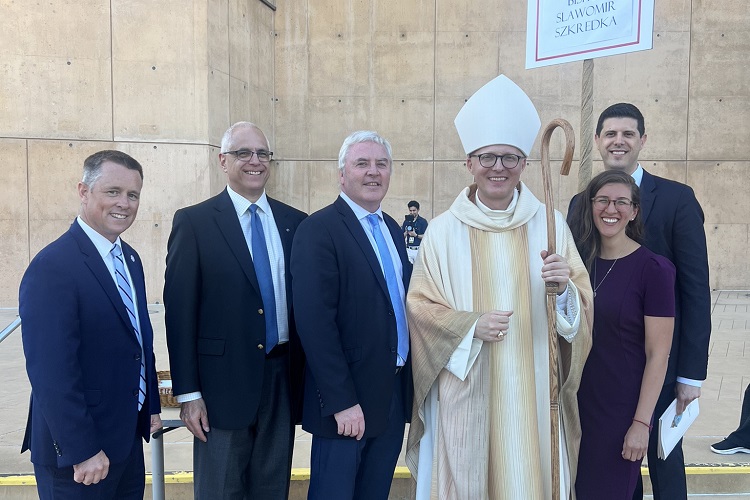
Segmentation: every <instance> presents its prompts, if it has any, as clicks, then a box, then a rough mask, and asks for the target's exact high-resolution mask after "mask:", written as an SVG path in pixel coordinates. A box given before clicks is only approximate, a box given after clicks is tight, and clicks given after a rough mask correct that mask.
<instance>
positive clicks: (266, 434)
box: [193, 355, 294, 500]
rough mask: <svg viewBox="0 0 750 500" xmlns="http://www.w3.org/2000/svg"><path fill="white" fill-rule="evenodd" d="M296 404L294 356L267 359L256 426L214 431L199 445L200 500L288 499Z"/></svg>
mask: <svg viewBox="0 0 750 500" xmlns="http://www.w3.org/2000/svg"><path fill="white" fill-rule="evenodd" d="M227 383H230V382H229V381H227ZM290 401H291V400H290V389H289V356H288V355H287V356H280V357H276V358H266V361H265V368H264V373H263V389H262V394H261V398H260V405H259V406H258V413H257V415H256V417H255V421H254V422H252V423H251V424H250V425H249V426H248V427H247V428H244V429H231V430H227V429H217V428H215V427H211V430H210V431H209V432H207V433H206V438H207V442H205V443H204V442H203V441H201V440H199V439H198V438H196V439H195V440H194V445H193V461H194V466H195V485H194V492H195V498H196V500H216V499H224V500H229V499H231V500H266V499H267V500H279V499H284V498H287V497H288V495H289V480H290V475H291V469H292V447H293V444H294V423H293V420H292V414H291V407H290ZM208 423H209V426H210V424H211V415H209V416H208Z"/></svg>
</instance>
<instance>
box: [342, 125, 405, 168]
mask: <svg viewBox="0 0 750 500" xmlns="http://www.w3.org/2000/svg"><path fill="white" fill-rule="evenodd" d="M362 142H374V143H375V144H380V145H381V146H383V147H384V148H385V151H386V153H388V161H389V162H390V163H391V170H393V153H392V151H391V143H389V142H388V141H387V140H386V139H384V138H383V137H381V136H380V134H378V133H377V132H374V131H372V130H358V131H356V132H352V133H351V134H349V137H347V138H346V139H344V143H343V144H342V145H341V149H340V150H339V171H340V172H343V171H344V167H345V166H346V155H348V154H349V150H350V149H351V148H352V146H354V145H355V144H360V143H362Z"/></svg>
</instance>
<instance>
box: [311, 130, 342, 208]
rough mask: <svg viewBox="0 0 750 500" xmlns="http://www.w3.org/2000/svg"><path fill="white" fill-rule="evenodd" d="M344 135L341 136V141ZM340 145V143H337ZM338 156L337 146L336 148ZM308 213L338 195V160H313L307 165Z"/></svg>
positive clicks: (331, 200)
mask: <svg viewBox="0 0 750 500" xmlns="http://www.w3.org/2000/svg"><path fill="white" fill-rule="evenodd" d="M343 141H344V137H342V138H341V142H343ZM339 147H340V145H339ZM336 154H337V156H338V148H337V149H336ZM308 169H309V170H308V175H309V177H308V179H309V181H308V182H309V186H310V187H309V191H308V193H309V196H310V205H309V213H313V212H316V211H317V210H320V209H321V208H323V207H325V206H327V205H330V204H331V203H333V200H335V199H336V197H337V196H338V195H339V192H340V191H341V189H340V187H339V186H340V184H339V171H338V161H314V162H310V163H309V165H308Z"/></svg>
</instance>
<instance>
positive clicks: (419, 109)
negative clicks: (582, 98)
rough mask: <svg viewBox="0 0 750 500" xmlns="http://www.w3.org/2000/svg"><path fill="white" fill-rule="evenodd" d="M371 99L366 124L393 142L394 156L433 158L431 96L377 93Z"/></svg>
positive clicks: (432, 106) (421, 158) (416, 158)
mask: <svg viewBox="0 0 750 500" xmlns="http://www.w3.org/2000/svg"><path fill="white" fill-rule="evenodd" d="M371 102H372V109H371V111H370V112H369V115H370V117H371V118H370V122H369V124H367V125H365V127H366V128H372V129H373V130H377V131H378V133H380V135H382V136H383V137H385V138H386V139H387V140H388V141H389V142H390V143H391V147H392V148H393V156H394V158H396V159H408V160H431V159H432V154H433V146H432V133H433V130H434V125H433V113H434V105H433V100H432V99H431V98H429V99H428V98H411V99H410V98H407V99H399V98H397V97H396V98H391V97H377V98H373V99H372V101H371ZM353 131H354V129H352V130H351V131H350V132H353ZM342 141H343V138H342ZM339 147H340V145H339ZM407 201H408V200H407Z"/></svg>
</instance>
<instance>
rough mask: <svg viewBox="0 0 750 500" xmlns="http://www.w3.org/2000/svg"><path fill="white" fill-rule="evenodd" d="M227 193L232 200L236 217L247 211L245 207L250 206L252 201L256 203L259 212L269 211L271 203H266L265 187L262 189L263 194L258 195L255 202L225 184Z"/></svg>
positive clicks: (268, 212) (267, 212) (266, 212)
mask: <svg viewBox="0 0 750 500" xmlns="http://www.w3.org/2000/svg"><path fill="white" fill-rule="evenodd" d="M227 193H228V194H229V198H230V199H231V200H232V205H234V210H235V211H236V212H237V217H242V214H244V213H245V212H247V209H248V208H250V205H252V204H253V203H254V204H255V205H258V208H260V210H261V212H263V213H265V214H270V213H271V205H270V204H269V203H268V196H266V190H265V189H264V190H263V194H262V195H260V198H258V201H255V202H251V201H250V200H248V199H247V198H245V197H244V196H242V195H241V194H239V193H238V192H237V191H235V190H233V189H232V188H231V187H229V186H227Z"/></svg>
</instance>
